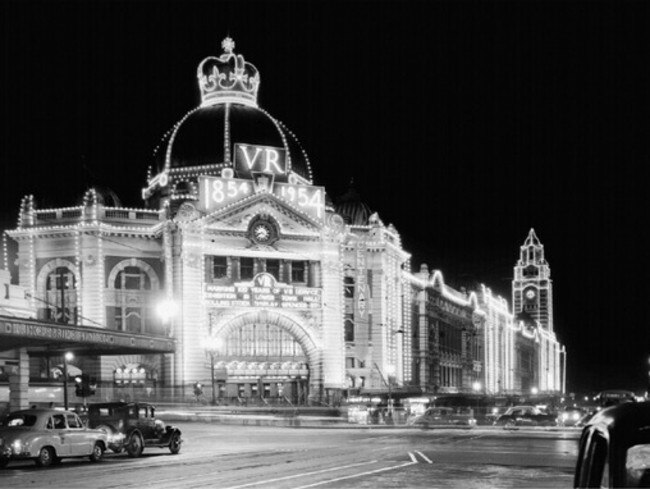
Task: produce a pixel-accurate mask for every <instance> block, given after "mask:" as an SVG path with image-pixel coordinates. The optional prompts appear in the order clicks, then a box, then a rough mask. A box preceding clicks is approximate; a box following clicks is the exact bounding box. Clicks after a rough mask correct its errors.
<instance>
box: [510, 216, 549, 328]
mask: <svg viewBox="0 0 650 489" xmlns="http://www.w3.org/2000/svg"><path fill="white" fill-rule="evenodd" d="M512 303H513V308H514V314H515V316H516V315H518V314H520V313H526V314H527V315H528V316H530V318H531V319H534V320H536V321H538V322H539V324H540V325H541V326H542V328H544V329H545V330H547V331H549V332H553V285H552V282H551V269H550V267H549V265H548V262H547V261H546V259H545V258H544V245H542V243H540V241H539V238H538V237H537V235H536V234H535V230H534V229H532V228H531V230H530V231H529V232H528V236H527V237H526V241H524V244H523V245H522V246H521V247H520V252H519V260H518V261H517V264H516V265H515V276H514V280H513V281H512Z"/></svg>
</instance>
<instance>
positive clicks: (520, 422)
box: [494, 406, 557, 428]
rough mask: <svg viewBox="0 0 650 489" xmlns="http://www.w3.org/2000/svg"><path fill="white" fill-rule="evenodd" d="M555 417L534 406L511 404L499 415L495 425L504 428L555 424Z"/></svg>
mask: <svg viewBox="0 0 650 489" xmlns="http://www.w3.org/2000/svg"><path fill="white" fill-rule="evenodd" d="M556 424H557V420H556V417H555V416H554V415H553V414H548V413H545V412H543V411H542V410H541V409H539V408H537V407H535V406H513V407H511V408H508V410H507V411H506V412H505V413H503V414H502V415H501V416H499V417H498V418H497V419H496V420H495V421H494V425H495V426H504V427H506V428H510V427H514V426H555V425H556Z"/></svg>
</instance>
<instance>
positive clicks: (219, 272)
mask: <svg viewBox="0 0 650 489" xmlns="http://www.w3.org/2000/svg"><path fill="white" fill-rule="evenodd" d="M226 277H228V258H227V257H225V256H213V257H212V278H215V279H219V278H226Z"/></svg>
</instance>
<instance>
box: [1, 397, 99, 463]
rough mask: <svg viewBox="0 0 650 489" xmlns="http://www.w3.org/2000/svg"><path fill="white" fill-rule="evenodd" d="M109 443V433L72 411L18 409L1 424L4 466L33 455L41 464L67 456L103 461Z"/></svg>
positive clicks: (32, 457) (2, 461) (56, 461)
mask: <svg viewBox="0 0 650 489" xmlns="http://www.w3.org/2000/svg"><path fill="white" fill-rule="evenodd" d="M107 445H108V439H107V436H106V433H104V432H103V431H101V430H93V429H89V428H86V427H85V426H84V424H83V422H82V421H81V419H79V416H77V415H76V414H75V413H73V412H71V411H56V410H54V409H27V410H24V411H16V412H13V413H11V414H9V415H8V416H6V417H5V418H4V419H3V420H2V425H1V426H0V468H2V467H6V466H7V464H8V463H9V462H10V461H12V460H24V459H30V458H31V459H33V460H34V461H35V462H36V465H38V466H40V467H47V466H49V465H52V464H54V463H58V462H60V461H61V459H62V458H66V457H88V458H90V460H91V461H92V462H99V461H100V460H101V459H102V456H103V455H104V451H105V450H106V447H107Z"/></svg>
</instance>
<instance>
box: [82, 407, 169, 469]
mask: <svg viewBox="0 0 650 489" xmlns="http://www.w3.org/2000/svg"><path fill="white" fill-rule="evenodd" d="M88 425H89V426H90V427H92V428H97V429H99V430H102V431H103V432H104V433H106V435H107V437H108V447H109V448H110V449H111V450H113V451H114V452H116V453H120V452H122V451H126V453H127V454H128V455H129V456H130V457H139V456H140V455H142V452H143V451H144V449H145V448H169V451H170V452H171V453H172V454H177V453H178V452H180V450H181V443H182V439H181V431H180V430H179V429H178V428H177V427H175V426H171V425H165V424H164V423H163V422H162V421H161V420H159V419H157V418H156V408H155V406H153V405H151V404H148V403H138V402H107V403H98V404H90V405H89V406H88Z"/></svg>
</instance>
